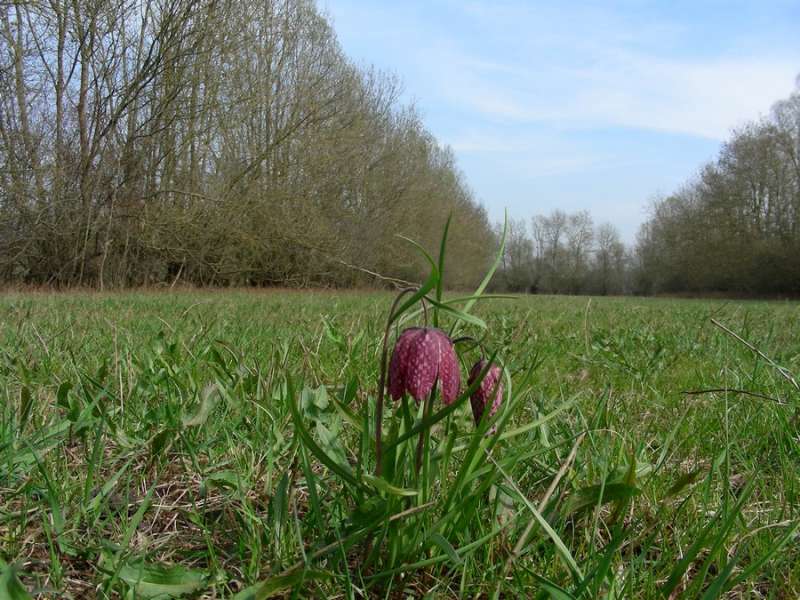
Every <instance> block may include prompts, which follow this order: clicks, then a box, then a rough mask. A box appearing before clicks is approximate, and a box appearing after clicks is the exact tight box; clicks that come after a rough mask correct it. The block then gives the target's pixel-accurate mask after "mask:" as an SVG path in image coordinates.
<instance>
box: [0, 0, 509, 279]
mask: <svg viewBox="0 0 800 600" xmlns="http://www.w3.org/2000/svg"><path fill="white" fill-rule="evenodd" d="M450 214H452V215H453V221H454V223H453V227H452V228H451V232H452V234H451V238H450V252H449V257H450V259H451V260H450V270H449V272H448V285H451V286H453V287H461V286H465V285H473V284H474V283H475V282H476V281H478V280H479V278H480V276H481V275H482V273H483V272H484V271H485V268H486V266H487V264H488V263H489V262H490V261H491V253H492V247H493V245H494V243H495V242H496V238H495V237H494V233H493V231H492V228H491V225H490V223H489V221H488V218H487V215H486V212H485V210H484V209H483V208H482V207H481V205H480V204H479V203H478V202H477V201H476V200H475V198H474V197H473V194H472V192H471V191H470V189H469V187H468V186H467V184H466V182H465V180H464V177H463V176H462V174H461V173H460V172H459V170H458V168H457V165H456V163H455V160H454V156H453V154H452V152H451V151H450V150H449V149H447V148H444V147H442V146H441V145H440V144H439V143H438V142H437V141H436V139H435V138H434V137H433V136H432V135H431V133H430V132H429V131H428V130H427V129H426V128H425V126H424V124H423V122H422V120H421V118H420V115H419V114H418V113H417V111H416V110H415V109H414V107H413V106H408V105H406V104H404V103H403V102H401V87H400V84H399V82H398V80H397V78H396V77H394V76H392V75H389V74H386V73H382V72H379V71H377V70H375V69H373V68H369V67H363V66H358V65H356V64H354V63H353V61H351V60H350V59H348V57H347V56H346V55H345V54H344V53H343V51H342V49H341V47H340V45H339V43H338V41H337V38H336V34H335V31H334V30H333V28H332V27H331V24H330V22H329V19H328V18H327V17H326V16H325V15H324V14H322V13H321V11H320V10H319V9H318V8H317V6H316V5H315V3H314V2H313V1H311V0H88V1H85V0H28V1H26V2H4V3H0V280H2V281H4V282H23V283H29V284H49V285H54V286H97V287H100V288H104V287H125V286H135V285H152V284H159V283H166V284H170V285H171V284H174V283H175V282H177V281H181V282H189V283H193V284H198V285H332V286H352V285H361V284H367V283H373V282H375V281H381V280H380V279H376V278H375V277H374V275H373V274H381V275H382V276H384V277H388V278H390V279H391V278H397V279H401V280H419V279H420V278H421V277H422V275H423V268H424V265H421V264H420V263H419V261H418V260H417V259H416V257H415V255H414V251H413V249H412V248H411V247H410V246H409V245H407V244H405V243H402V242H399V241H398V238H397V236H396V234H398V233H399V234H405V235H407V236H410V237H413V238H414V239H416V240H418V241H420V242H421V243H422V244H424V245H426V246H428V247H435V246H436V244H437V242H438V238H439V235H440V233H441V231H442V228H443V226H444V223H445V221H446V219H447V217H448V215H450Z"/></svg>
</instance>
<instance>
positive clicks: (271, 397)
mask: <svg viewBox="0 0 800 600" xmlns="http://www.w3.org/2000/svg"><path fill="white" fill-rule="evenodd" d="M392 300H393V298H392V296H391V295H390V294H388V293H333V292H300V291H297V292H288V291H287V292H280V291H276V292H245V291H230V292H223V291H216V292H176V293H166V292H164V293H157V292H153V293H119V294H106V295H103V294H81V293H69V294H44V293H41V294H40V293H32V294H16V293H12V294H7V295H5V296H3V297H2V298H0V319H1V322H0V340H2V345H0V394H2V396H0V573H1V574H0V598H3V599H4V598H27V597H29V595H28V594H30V596H32V597H42V598H92V597H99V598H106V597H119V598H123V597H125V598H146V597H164V598H166V597H177V596H179V595H181V594H184V595H185V597H190V598H191V597H202V598H225V597H230V596H232V595H234V594H240V595H239V596H238V597H239V598H257V597H268V596H269V595H270V594H271V593H276V594H283V595H287V596H288V595H290V594H291V593H292V590H294V592H295V594H296V596H295V597H334V596H335V597H342V598H359V597H365V596H369V597H390V598H395V597H404V595H411V596H421V595H424V594H429V597H432V598H440V597H441V598H448V597H458V596H462V597H491V596H492V595H493V594H499V595H500V597H504V598H516V597H535V596H536V594H537V593H538V594H541V595H542V597H552V598H571V597H575V598H594V597H608V598H623V597H624V598H666V597H670V598H678V597H686V598H700V597H709V598H715V597H736V598H738V597H742V598H762V597H764V598H797V597H800V537H799V536H798V524H799V523H800V497H799V496H798V494H800V418H799V415H800V391H798V389H797V388H796V387H794V386H793V385H792V383H791V381H790V379H791V375H790V374H789V372H791V373H796V374H800V305H798V304H797V303H789V302H732V301H730V302H726V301H699V300H698V301H695V300H661V299H631V298H626V299H616V298H593V299H591V300H588V299H587V298H575V297H525V298H516V299H494V300H486V301H482V302H479V303H478V304H477V305H476V306H475V307H474V308H473V311H472V312H473V314H475V315H477V316H478V317H480V318H481V319H483V320H485V322H486V325H487V327H486V330H485V331H482V330H480V329H479V327H478V326H477V325H475V324H472V323H468V324H463V323H462V325H461V332H460V333H461V334H462V335H472V336H474V337H482V338H483V339H484V342H485V345H486V347H487V349H489V351H491V352H494V351H497V353H498V354H497V356H498V357H499V358H501V359H502V360H503V361H504V363H505V365H506V366H507V368H508V372H509V374H510V377H511V380H512V381H513V383H514V385H513V386H512V390H511V396H510V398H509V399H507V401H506V405H505V410H503V411H501V412H500V418H501V419H502V418H506V421H504V422H503V428H502V429H501V432H498V434H495V436H494V438H492V436H483V435H480V434H475V433H474V429H475V427H474V425H473V424H472V417H471V412H470V409H469V401H468V400H467V401H466V402H464V403H461V404H460V405H459V406H458V408H457V409H456V410H455V411H454V412H452V413H450V414H448V415H447V417H446V418H443V419H442V420H440V421H438V422H437V423H436V424H435V425H433V426H432V427H431V428H430V442H429V445H426V450H425V468H424V469H423V472H422V474H421V475H418V474H416V473H413V469H408V470H409V473H408V474H403V475H402V476H401V475H397V474H395V475H394V477H395V480H394V481H395V483H394V484H393V485H396V486H398V487H402V488H403V489H402V490H399V491H398V490H397V489H394V488H389V487H388V484H386V485H385V486H384V485H383V484H380V483H379V482H378V483H376V482H374V481H373V480H372V479H371V478H370V477H369V473H372V471H373V469H374V464H373V463H371V462H370V461H371V460H372V457H373V456H374V454H373V452H374V448H373V447H372V446H371V444H372V442H371V433H370V428H371V424H372V417H371V415H372V412H373V410H374V404H375V396H376V392H377V389H378V383H377V382H378V376H379V360H380V352H381V341H382V336H383V329H384V327H385V323H386V318H387V314H388V312H389V309H390V306H391V303H392ZM712 318H713V319H715V320H716V321H718V322H719V323H720V324H723V325H725V326H726V327H728V328H730V329H731V330H732V331H734V332H736V333H737V334H739V335H740V336H741V337H742V338H744V339H746V340H747V341H749V342H750V343H752V344H753V345H754V346H755V347H756V348H758V349H759V350H760V351H762V352H763V354H764V355H766V357H769V359H771V360H773V361H774V362H775V365H773V364H770V362H769V360H767V358H766V357H764V356H759V355H758V354H757V353H756V352H754V351H753V350H752V349H750V348H748V347H747V346H746V345H745V344H744V343H742V341H740V340H737V339H735V338H734V337H733V336H731V335H729V334H728V333H726V332H725V331H723V330H722V329H721V328H720V327H718V326H716V325H714V324H713V323H712V322H711V319H712ZM442 319H443V324H444V325H449V324H450V323H451V322H452V321H451V320H448V318H447V315H446V314H443V315H442ZM421 320H422V316H418V317H417V318H416V320H415V322H417V323H419V322H420V321H421ZM459 349H460V350H462V351H463V352H462V356H461V360H462V386H464V385H465V381H466V373H467V371H468V369H469V367H470V366H471V364H472V363H473V362H474V360H475V359H476V358H477V356H478V352H477V350H475V349H470V348H469V347H468V345H467V346H464V347H463V348H462V347H459ZM776 365H781V366H782V367H785V368H786V369H788V371H789V372H785V371H784V372H782V371H781V370H780V369H778V368H777V367H776ZM708 389H716V390H724V389H728V390H732V389H735V390H746V391H749V392H752V393H753V394H756V395H745V394H741V393H736V392H733V391H728V392H725V391H718V392H712V393H703V394H697V395H687V394H683V393H682V392H685V391H696V390H708ZM439 408H440V407H439V406H437V407H436V410H439ZM387 409H388V410H387V415H386V418H385V425H384V427H385V429H386V430H387V432H388V435H394V436H397V435H399V434H401V433H402V432H403V431H407V430H408V427H409V426H410V425H411V424H413V422H414V419H415V418H417V417H415V416H414V415H408V414H401V410H399V409H398V408H397V407H394V406H392V404H391V401H389V402H388V404H387ZM412 409H413V404H412ZM512 409H513V410H512ZM293 410H294V413H295V414H294V415H293ZM365 412H366V413H369V414H368V415H365ZM365 416H366V417H368V418H364V417H365ZM418 416H421V415H418ZM298 417H299V419H300V420H301V421H302V422H303V423H305V425H306V426H307V427H308V429H306V430H304V433H306V434H308V435H309V436H310V437H311V439H312V441H313V442H314V444H315V448H316V450H319V451H322V452H324V453H325V456H327V457H329V459H332V460H333V461H334V462H335V465H334V467H336V466H337V465H338V467H337V468H333V469H331V468H328V467H327V466H325V465H324V464H323V463H322V462H321V461H320V459H319V457H318V455H317V453H316V451H315V449H314V448H312V446H311V445H309V443H308V442H307V440H304V439H303V438H302V437H301V435H300V434H299V433H298V431H297V427H296V423H297V419H298ZM409 417H410V420H406V419H408V418H409ZM398 423H399V424H398ZM415 439H416V438H409V440H408V442H406V443H405V444H399V445H398V447H397V451H398V453H399V454H398V457H400V456H401V454H400V452H401V450H403V451H405V447H406V446H408V447H409V452H411V449H412V448H413V444H415ZM489 440H491V442H490V441H489ZM397 460H398V465H399V466H398V469H400V468H402V467H403V465H404V464H405V465H406V467H408V466H409V465H408V464H407V462H406V463H403V460H404V459H401V458H398V459H397ZM465 462H469V463H470V464H469V465H468V468H467V467H465V464H464V463H465ZM339 471H342V473H344V474H345V475H344V476H343V475H342V474H341V473H340V472H339ZM346 477H354V478H355V479H356V480H357V481H356V482H355V483H353V482H349V481H348V480H347V479H346ZM420 477H421V478H422V479H419V478H420ZM397 482H401V483H402V486H400V484H398V483H397ZM552 484H555V485H554V486H553V485H552ZM415 486H416V487H415ZM415 491H416V492H417V493H416V494H415ZM529 524H532V527H530V528H529V531H528V532H527V534H528V535H527V539H526V540H523V541H524V542H525V543H523V544H519V545H518V542H519V540H520V538H521V536H522V535H523V532H524V531H525V530H526V528H528V525H529ZM257 584H258V585H257ZM159 594H160V595H159ZM704 594H705V596H704Z"/></svg>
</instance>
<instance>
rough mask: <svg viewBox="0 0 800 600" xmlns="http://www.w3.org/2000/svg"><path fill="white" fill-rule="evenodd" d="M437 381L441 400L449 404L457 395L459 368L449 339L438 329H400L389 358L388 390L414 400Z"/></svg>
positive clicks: (394, 396) (428, 392) (421, 396)
mask: <svg viewBox="0 0 800 600" xmlns="http://www.w3.org/2000/svg"><path fill="white" fill-rule="evenodd" d="M437 382H438V383H439V385H440V388H441V392H442V400H444V403H445V404H450V403H452V402H453V401H455V399H456V398H457V397H458V388H459V386H460V385H461V371H460V370H459V368H458V358H457V357H456V351H455V348H454V347H453V342H452V341H450V338H449V337H447V334H445V333H444V332H443V331H442V330H441V329H436V328H434V327H410V328H408V329H406V330H404V331H403V332H402V333H401V334H400V337H399V338H397V343H396V344H395V346H394V350H393V351H392V359H391V361H390V362H389V393H390V394H391V395H392V398H393V399H395V400H399V399H400V398H401V397H402V396H403V394H405V393H408V394H409V395H410V396H411V397H412V398H414V399H415V400H416V401H417V402H420V401H421V400H424V399H425V398H427V396H428V395H429V394H430V393H431V390H432V389H433V386H434V385H435V384H436V383H437Z"/></svg>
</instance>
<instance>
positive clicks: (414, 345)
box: [403, 328, 439, 402]
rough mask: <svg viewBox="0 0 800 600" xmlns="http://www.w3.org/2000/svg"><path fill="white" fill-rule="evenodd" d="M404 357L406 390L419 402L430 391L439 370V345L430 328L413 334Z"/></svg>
mask: <svg viewBox="0 0 800 600" xmlns="http://www.w3.org/2000/svg"><path fill="white" fill-rule="evenodd" d="M405 359H406V360H405V369H404V374H403V375H404V381H405V386H406V390H408V393H409V394H411V396H412V397H413V398H414V399H415V400H416V401H417V402H420V401H421V400H424V399H425V398H426V397H427V396H428V394H430V393H431V389H432V388H433V384H434V382H435V381H436V377H437V374H438V371H439V347H438V344H437V342H436V339H435V336H434V334H432V333H431V330H430V329H427V328H426V329H421V330H420V333H419V334H418V335H416V336H414V338H413V339H412V340H411V342H410V344H409V347H408V352H407V354H406V357H405Z"/></svg>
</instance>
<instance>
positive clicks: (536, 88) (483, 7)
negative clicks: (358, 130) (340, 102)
mask: <svg viewBox="0 0 800 600" xmlns="http://www.w3.org/2000/svg"><path fill="white" fill-rule="evenodd" d="M319 3H320V6H321V8H322V9H323V10H324V11H326V12H327V13H328V14H329V15H330V16H331V18H332V20H333V23H334V26H335V28H336V31H337V33H338V35H339V39H340V41H341V44H342V46H343V48H344V50H345V51H346V52H347V54H348V55H349V56H350V57H351V58H353V59H354V60H355V61H356V62H358V63H360V64H371V65H375V66H376V67H378V68H380V69H383V70H387V71H390V72H392V73H395V74H397V75H398V76H399V77H400V78H401V80H402V82H403V89H404V99H405V100H406V101H408V102H413V103H414V104H415V105H416V106H417V108H418V109H419V111H420V112H421V114H422V116H423V119H424V121H425V123H426V125H427V127H428V128H429V129H430V130H431V131H432V132H433V134H434V135H436V137H437V138H438V139H439V140H440V141H441V142H442V143H445V144H449V145H450V146H451V147H452V148H453V149H454V150H455V152H456V155H457V157H458V162H459V165H460V167H461V169H462V170H463V171H464V173H465V174H466V177H467V180H468V181H469V183H470V185H471V187H472V188H473V190H474V191H475V193H476V196H477V197H478V199H479V200H480V201H481V202H482V203H483V204H484V206H486V208H487V210H488V211H489V215H490V217H491V218H492V220H502V215H503V211H504V209H506V208H507V209H508V211H509V214H510V215H511V216H512V217H516V218H519V217H524V218H529V217H531V216H532V215H535V214H540V213H548V212H550V211H551V210H553V209H554V208H561V209H564V210H567V211H575V210H581V209H588V210H590V211H591V212H592V214H593V216H594V218H595V221H596V222H603V221H610V222H613V223H615V224H616V225H617V226H618V227H619V228H620V231H621V232H622V234H623V237H624V238H625V240H626V241H628V242H632V241H633V240H634V238H635V234H636V231H637V229H638V226H639V224H640V223H641V222H642V221H643V220H644V219H645V218H646V216H647V207H648V205H649V204H650V202H651V201H652V199H653V198H654V197H655V196H656V195H658V194H665V193H669V192H671V191H673V190H675V189H676V188H677V187H679V186H680V185H681V184H682V183H683V182H684V181H686V180H687V179H688V178H690V177H691V176H692V175H693V174H695V173H696V172H697V170H698V169H699V167H700V166H701V165H702V164H703V163H704V162H706V161H708V160H710V159H712V158H714V156H715V155H716V153H717V152H718V150H719V148H720V145H721V143H722V142H723V141H724V140H725V139H726V138H727V137H728V135H729V133H730V131H731V130H732V129H733V128H735V127H737V126H739V125H741V124H742V123H744V122H746V121H748V120H752V119H755V118H758V117H759V116H761V115H765V114H767V113H768V111H769V108H770V106H771V104H772V103H773V102H774V101H776V100H778V99H780V98H782V97H785V96H788V95H789V94H790V93H791V92H792V90H793V89H794V87H795V79H796V77H797V75H798V74H800V27H798V26H799V25H800V0H794V1H791V2H789V1H780V0H777V1H773V2H769V1H757V0H753V1H736V0H729V1H725V2H723V1H706V2H689V1H683V0H678V1H671V2H668V1H663V2H647V1H645V0H629V1H623V2H614V3H611V2H570V1H564V2H548V3H543V2H524V1H521V0H511V1H502V0H500V1H495V2H492V1H488V0H487V1H468V0H463V1H458V0H427V1H426V0H393V1H390V0H381V1H378V0H360V1H359V0H319Z"/></svg>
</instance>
